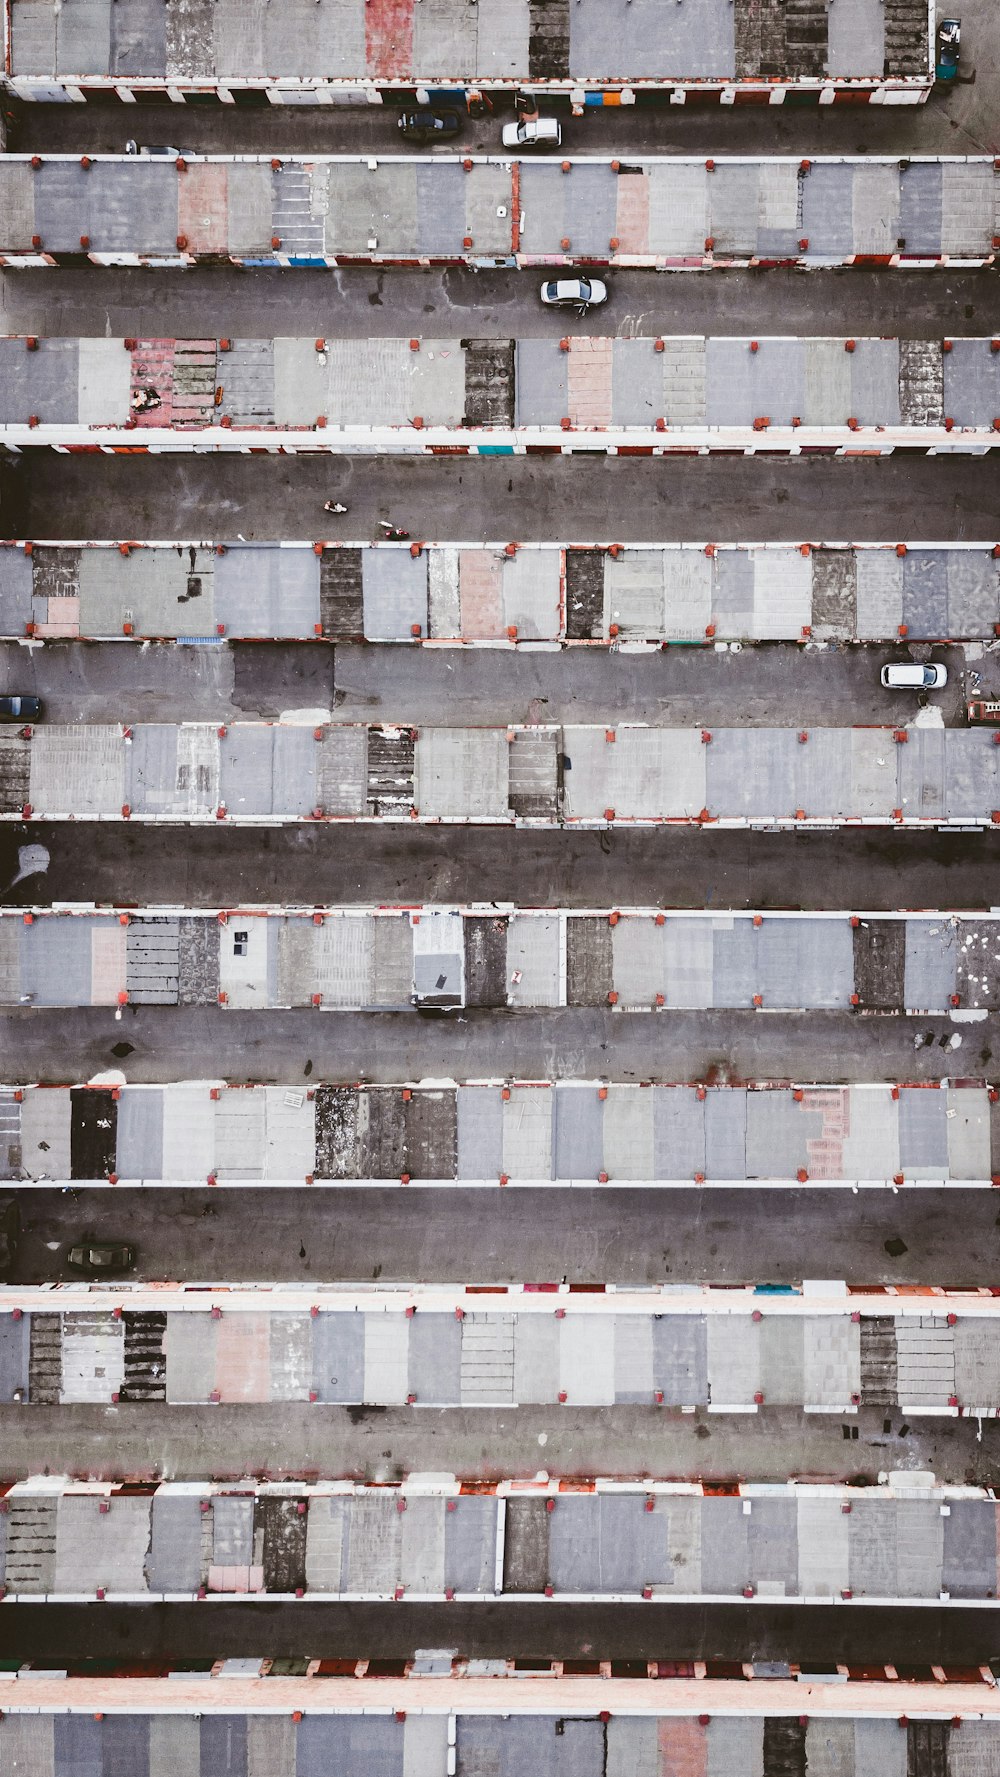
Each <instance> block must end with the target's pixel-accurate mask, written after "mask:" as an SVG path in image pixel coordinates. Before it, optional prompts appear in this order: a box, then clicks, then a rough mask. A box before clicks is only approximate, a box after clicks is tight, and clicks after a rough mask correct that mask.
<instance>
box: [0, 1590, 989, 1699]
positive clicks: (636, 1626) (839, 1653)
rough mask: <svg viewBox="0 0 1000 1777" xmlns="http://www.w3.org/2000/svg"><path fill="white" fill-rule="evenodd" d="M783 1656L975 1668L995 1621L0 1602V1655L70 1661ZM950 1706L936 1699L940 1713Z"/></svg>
mask: <svg viewBox="0 0 1000 1777" xmlns="http://www.w3.org/2000/svg"><path fill="white" fill-rule="evenodd" d="M442 1647H444V1648H448V1649H449V1650H451V1649H454V1650H455V1652H456V1654H457V1655H459V1656H462V1657H467V1658H480V1659H496V1660H506V1659H510V1658H511V1650H512V1649H513V1650H516V1654H517V1657H518V1658H519V1659H542V1660H558V1659H572V1658H574V1657H576V1658H584V1659H600V1658H603V1659H610V1658H612V1657H615V1658H617V1659H628V1658H630V1657H631V1658H635V1659H649V1660H656V1659H659V1660H760V1661H764V1660H783V1661H794V1662H797V1663H799V1664H801V1665H802V1666H804V1667H806V1668H807V1669H809V1668H811V1669H812V1670H813V1671H814V1672H830V1671H832V1670H833V1669H834V1668H835V1667H836V1666H837V1665H838V1664H841V1665H851V1666H861V1665H879V1664H890V1665H891V1664H896V1663H897V1662H898V1664H899V1665H900V1666H918V1665H919V1666H923V1667H925V1668H926V1667H930V1666H931V1665H943V1666H978V1665H981V1664H984V1663H985V1662H986V1661H988V1660H989V1659H990V1658H992V1656H993V1655H994V1654H995V1653H997V1652H998V1650H1000V1612H998V1611H997V1610H996V1608H995V1607H993V1608H989V1607H982V1608H980V1607H971V1608H969V1609H967V1610H955V1609H952V1610H948V1609H943V1610H914V1609H912V1608H911V1609H908V1608H907V1607H906V1606H905V1605H903V1606H885V1605H882V1606H879V1605H871V1606H868V1605H864V1604H859V1603H851V1604H848V1605H845V1604H834V1605H791V1604H764V1603H761V1602H759V1601H757V1602H755V1603H753V1604H752V1605H749V1606H748V1605H747V1604H745V1603H744V1602H743V1601H742V1599H741V1600H740V1602H739V1603H738V1604H707V1605H706V1604H690V1605H683V1604H657V1603H655V1602H650V1603H639V1604H634V1605H632V1604H624V1605H623V1604H608V1605H593V1604H588V1605H586V1606H583V1605H579V1604H559V1603H556V1601H555V1600H552V1601H551V1602H543V1603H540V1604H509V1603H506V1602H503V1603H493V1604H473V1605H465V1604H458V1603H454V1604H409V1603H406V1602H405V1600H404V1601H403V1602H402V1603H400V1604H319V1603H316V1604H310V1603H309V1602H308V1601H307V1600H304V1601H302V1602H301V1603H299V1602H296V1603H288V1604H268V1603H265V1602H263V1601H260V1602H253V1603H251V1602H248V1601H246V1600H244V1601H242V1602H239V1603H236V1602H229V1601H227V1600H224V1599H222V1598H215V1599H211V1600H205V1601H204V1602H202V1603H196V1604H107V1603H106V1604H102V1605H101V1606H100V1607H99V1608H98V1607H96V1606H95V1605H93V1604H46V1605H45V1607H44V1609H41V1610H40V1609H39V1608H38V1606H37V1605H34V1604H15V1605H8V1604H5V1605H4V1607H3V1609H2V1610H0V1655H2V1656H4V1657H5V1658H13V1659H17V1660H19V1661H23V1660H35V1661H43V1660H44V1661H45V1662H46V1663H47V1664H49V1665H54V1664H56V1663H58V1662H59V1661H62V1662H63V1663H65V1662H67V1661H70V1662H72V1663H74V1664H76V1663H77V1662H78V1661H79V1660H80V1658H81V1650H82V1649H84V1648H85V1649H86V1650H87V1654H88V1655H89V1657H90V1658H91V1659H110V1660H117V1661H120V1662H126V1663H127V1666H128V1667H133V1666H134V1665H135V1664H136V1662H138V1661H143V1660H148V1661H158V1660H165V1659H174V1660H176V1661H177V1662H178V1664H179V1665H183V1664H184V1662H185V1661H186V1660H218V1659H225V1658H235V1657H237V1656H239V1655H243V1656H245V1657H253V1658H258V1657H261V1656H265V1655H268V1656H270V1657H272V1658H275V1659H277V1658H282V1657H293V1658H302V1657H303V1655H308V1656H309V1658H310V1659H319V1658H324V1657H325V1658H335V1657H337V1656H338V1655H339V1656H342V1657H346V1658H349V1659H352V1660H356V1659H359V1658H360V1659H363V1658H369V1657H373V1658H381V1659H407V1658H410V1657H412V1656H413V1655H414V1654H415V1653H416V1651H417V1649H418V1648H442ZM947 1707H948V1699H947V1692H944V1694H943V1696H942V1708H943V1709H944V1710H946V1709H947Z"/></svg>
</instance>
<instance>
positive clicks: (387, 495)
mask: <svg viewBox="0 0 1000 1777" xmlns="http://www.w3.org/2000/svg"><path fill="white" fill-rule="evenodd" d="M53 275H58V274H53ZM290 275H292V274H290ZM328 499H340V500H343V501H344V503H345V504H346V505H348V506H349V507H350V509H351V510H350V515H349V523H350V533H348V532H347V531H346V530H331V528H330V519H329V517H328V515H327V514H326V513H324V511H323V502H324V501H325V500H328ZM0 514H2V515H3V523H2V530H3V534H4V535H5V536H8V537H47V538H50V539H51V540H53V541H58V540H59V539H60V538H67V539H70V540H75V539H78V538H80V537H89V536H94V535H100V536H102V537H111V538H119V537H137V538H143V537H154V538H159V539H161V540H170V539H174V538H176V539H177V540H179V541H186V540H188V539H190V538H191V537H204V536H210V537H219V536H224V535H229V536H233V535H236V534H237V533H240V534H242V535H243V536H244V537H246V538H248V539H250V540H254V539H269V538H278V539H281V538H296V539H301V538H307V539H313V540H315V539H319V538H326V537H329V536H331V535H332V536H345V535H348V534H350V535H353V536H372V535H374V534H375V526H376V522H377V520H378V519H379V518H385V517H391V518H392V519H394V521H395V522H396V523H397V524H401V525H404V526H405V528H406V529H407V530H409V531H411V532H412V534H413V536H414V537H417V538H420V537H423V538H431V537H436V538H438V539H440V540H441V541H446V540H448V539H450V538H455V539H459V540H461V541H463V542H467V541H475V540H477V539H482V540H484V541H485V540H492V539H495V538H497V537H506V538H508V539H512V540H514V539H519V540H521V541H528V540H530V541H540V542H551V541H552V539H553V537H604V538H607V539H609V540H612V541H613V540H615V539H617V540H618V541H620V542H625V543H627V542H642V541H648V540H649V539H650V538H657V539H658V540H659V541H661V542H682V543H683V542H690V541H692V540H694V541H699V540H702V539H704V540H705V541H706V542H716V543H721V542H740V541H743V542H762V543H766V542H771V541H775V542H794V543H803V542H808V541H810V540H812V541H816V542H821V541H826V540H835V539H844V540H849V541H853V542H857V543H866V542H871V543H884V542H886V541H887V540H888V541H893V540H895V539H898V540H900V541H911V542H919V541H925V542H936V543H947V542H960V541H962V540H964V539H968V540H969V541H974V542H989V540H990V538H991V537H994V536H1000V497H998V492H997V468H996V464H995V463H994V462H993V461H992V459H991V458H990V457H953V458H948V457H910V456H907V455H905V454H898V453H897V454H894V455H893V456H891V457H886V458H883V459H879V460H877V459H873V458H865V459H863V460H860V461H859V460H855V459H850V458H839V459H835V460H831V459H824V458H817V457H808V458H803V457H799V458H791V459H789V458H782V457H780V456H779V457H775V458H769V457H767V456H761V457H754V458H752V459H746V458H736V457H700V458H692V457H672V458H670V457H628V458H623V457H619V458H614V459H610V460H609V459H608V458H606V457H605V456H603V454H602V455H599V456H597V457H587V456H586V455H582V456H581V455H577V456H574V457H572V458H565V457H556V458H553V457H505V458H471V457H461V458H455V457H436V458H423V457H409V458H398V457H394V458H382V459H368V458H353V459H349V458H340V457H324V456H320V457H296V458H289V457H243V456H231V457H222V458H212V459H209V458H206V457H199V456H194V455H181V456H151V457H127V456H126V457H105V456H74V457H65V456H58V455H56V454H55V453H54V452H50V451H47V450H45V451H43V450H39V451H37V452H36V451H31V452H29V453H27V455H26V456H25V457H24V459H23V460H22V463H21V465H20V466H19V467H18V468H17V469H16V470H15V471H13V472H8V473H7V475H6V476H5V477H4V478H3V479H2V480H0Z"/></svg>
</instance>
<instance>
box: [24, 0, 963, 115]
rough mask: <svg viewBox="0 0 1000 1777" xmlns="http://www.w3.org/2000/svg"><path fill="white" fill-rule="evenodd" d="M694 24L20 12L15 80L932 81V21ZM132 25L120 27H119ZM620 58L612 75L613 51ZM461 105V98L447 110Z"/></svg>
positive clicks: (583, 9)
mask: <svg viewBox="0 0 1000 1777" xmlns="http://www.w3.org/2000/svg"><path fill="white" fill-rule="evenodd" d="M690 12H691V16H690V18H688V17H687V15H685V17H684V19H683V21H682V20H681V19H680V18H677V17H674V15H673V14H671V13H669V12H668V13H664V11H663V9H662V7H658V6H657V4H656V0H635V4H634V5H633V6H631V7H630V8H627V7H626V5H625V3H624V0H612V4H611V7H610V11H609V9H608V5H607V4H606V0H605V3H603V4H602V0H582V3H578V7H577V9H575V10H574V9H570V8H567V9H565V10H561V11H560V13H559V15H558V28H556V29H553V28H552V27H551V26H550V27H549V30H548V33H547V34H546V35H545V36H543V37H542V40H541V44H540V45H539V44H537V43H536V42H535V41H534V38H535V36H536V35H537V33H536V31H535V26H534V22H533V19H532V17H531V15H530V13H529V10H528V9H527V8H526V7H523V6H520V5H515V4H514V3H513V0H491V4H490V7H489V10H488V11H487V10H486V9H484V10H483V12H482V13H479V12H476V11H470V9H469V8H468V7H467V6H464V5H462V4H461V0H441V3H440V4H439V5H437V6H435V7H433V8H429V7H424V8H423V9H422V10H421V9H420V8H419V7H417V6H414V5H413V4H412V0H404V3H403V4H401V5H395V6H393V7H392V8H388V7H386V8H383V9H382V13H384V16H382V13H380V14H379V15H378V16H377V18H376V20H375V21H374V22H372V21H371V20H370V19H369V18H368V17H367V16H366V13H365V8H364V5H363V0H346V3H345V4H344V5H342V6H338V7H337V8H336V9H334V8H327V9H325V10H324V9H323V8H317V7H316V6H315V4H314V0H284V3H283V4H282V6H280V7H274V8H272V9H270V10H269V9H268V8H266V7H260V8H255V9H251V10H250V11H249V12H248V11H247V8H246V6H245V4H241V0H216V4H215V5H213V6H212V7H210V8H205V7H197V8H195V7H191V6H186V5H184V3H183V0H129V6H128V8H127V9H120V10H116V7H115V5H114V0H89V3H88V0H63V4H62V5H59V4H58V0H11V5H10V15H9V16H10V38H9V47H10V65H11V69H12V73H13V75H14V77H15V81H16V80H17V79H19V78H20V79H24V78H26V77H28V76H34V77H36V78H40V79H42V80H45V79H46V78H48V79H50V80H51V79H52V78H53V77H61V78H63V79H65V80H67V81H68V82H71V81H72V77H73V76H78V77H81V78H82V79H84V80H86V77H88V76H90V77H102V76H103V77H105V78H106V79H108V80H114V81H117V82H119V83H124V84H125V85H128V84H130V83H131V82H141V84H142V85H143V86H147V85H149V84H150V82H151V81H154V82H155V81H158V82H160V83H163V82H164V81H166V82H169V83H171V84H174V83H176V84H177V85H179V86H182V87H183V86H184V85H188V84H190V85H193V86H194V87H195V88H202V89H203V88H204V87H205V86H206V84H207V85H211V84H214V82H215V81H219V82H221V83H226V82H227V80H229V81H233V82H234V83H237V84H238V83H240V82H250V83H252V84H254V85H257V86H264V85H267V84H269V83H270V82H272V81H274V80H275V79H276V78H277V79H282V78H284V79H286V80H290V81H294V80H304V81H305V82H307V83H308V84H310V85H313V84H316V85H322V84H324V83H326V82H329V81H334V82H340V83H348V84H349V83H351V82H355V83H361V84H364V85H368V84H369V83H372V84H377V85H391V84H392V83H393V82H395V83H396V84H402V85H405V84H406V83H407V82H408V81H409V82H410V83H412V82H413V81H415V80H418V81H426V82H433V83H434V84H436V85H440V86H443V87H445V88H447V87H448V86H449V85H450V84H454V83H456V82H458V83H462V82H470V81H479V82H482V83H483V84H485V85H488V86H493V85H497V84H504V83H510V84H516V83H517V82H518V81H522V80H525V79H528V78H530V80H531V84H532V86H533V87H544V86H545V85H546V84H548V83H551V82H555V83H560V82H561V83H562V84H563V85H565V86H569V85H570V84H572V82H574V81H580V82H582V83H583V84H585V85H588V86H592V85H595V84H596V85H613V86H621V85H622V84H623V83H624V82H625V81H633V82H636V83H640V82H643V81H653V82H655V83H656V84H671V83H672V82H673V81H675V80H677V79H682V80H683V79H686V80H691V81H697V80H711V79H713V78H714V79H715V80H718V79H719V78H720V77H721V78H726V77H732V76H734V75H735V76H738V77H739V78H740V79H760V78H763V79H765V80H772V79H775V78H777V79H784V80H788V81H790V82H793V83H812V84H816V83H821V82H822V81H823V80H824V78H825V77H829V78H831V79H850V78H857V77H867V78H868V79H869V81H872V80H874V81H876V82H877V83H878V84H881V82H882V79H883V75H886V76H889V77H894V78H896V79H900V78H902V79H904V80H905V79H906V78H907V77H909V78H913V77H917V78H920V77H923V79H924V80H925V81H926V79H927V74H928V53H929V47H928V32H927V14H926V10H923V9H922V8H921V6H920V5H919V4H912V5H906V6H901V7H898V8H897V9H896V16H894V17H893V19H891V20H890V21H887V20H886V18H885V17H884V15H883V12H882V9H881V8H880V7H879V6H877V5H876V3H875V0H857V4H855V5H854V6H852V7H851V9H850V16H849V17H847V18H843V19H841V18H840V17H839V16H838V15H837V14H836V12H835V11H832V10H831V11H830V12H829V13H827V11H826V10H825V9H819V10H818V11H817V12H815V13H813V14H809V15H808V18H807V24H808V28H807V29H806V30H803V26H802V21H801V19H799V18H797V17H796V15H795V13H794V9H793V7H792V6H791V5H790V4H789V0H781V3H780V4H779V5H778V6H777V7H775V8H774V16H773V17H769V19H768V24H767V29H766V31H765V30H762V29H761V21H760V17H759V14H758V13H757V12H756V11H755V10H754V8H753V6H752V5H751V4H750V0H736V5H735V7H734V6H733V5H731V4H727V3H726V0H694V3H693V5H692V7H691V9H690ZM122 13H124V16H122ZM610 46H614V48H613V55H612V67H611V68H610V69H609V66H608V61H609V47H610ZM448 96H451V95H448Z"/></svg>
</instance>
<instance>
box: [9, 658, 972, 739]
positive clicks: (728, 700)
mask: <svg viewBox="0 0 1000 1777" xmlns="http://www.w3.org/2000/svg"><path fill="white" fill-rule="evenodd" d="M998 650H1000V643H998V644H996V648H995V649H993V650H992V651H991V652H990V653H988V654H986V655H985V656H983V655H982V650H981V648H979V647H976V648H975V649H974V650H973V651H972V652H973V653H974V656H975V658H974V661H973V662H972V666H973V670H974V671H975V672H976V673H977V675H978V677H979V681H980V683H979V686H977V689H976V695H977V696H989V695H991V693H993V692H994V691H995V693H996V694H998V695H1000V651H998ZM914 657H917V658H920V659H933V660H937V661H941V662H942V663H943V664H945V665H946V666H947V668H948V684H947V685H946V687H945V688H944V690H943V691H936V692H930V693H928V694H927V695H926V696H925V697H924V698H923V699H921V701H922V702H923V703H924V704H925V705H927V706H929V707H933V708H935V709H938V710H940V712H941V719H942V720H943V721H944V722H946V723H947V724H948V725H949V726H957V725H959V724H960V723H961V724H962V725H964V720H965V703H966V698H967V695H970V694H971V693H970V691H969V688H968V686H967V683H966V677H965V675H966V651H965V649H963V648H962V647H951V648H934V649H931V648H930V647H928V646H927V645H926V644H920V643H917V644H915V648H914V646H907V645H906V644H905V643H904V644H901V643H898V642H897V643H896V644H895V646H887V647H850V648H848V647H836V646H829V647H825V646H821V645H819V644H815V645H813V646H809V647H802V646H799V645H798V644H796V643H789V644H787V645H782V644H779V643H767V644H761V645H759V646H756V647H744V648H742V650H741V651H740V652H739V653H733V652H731V651H730V650H729V649H728V648H726V647H725V646H724V645H723V647H721V648H720V649H715V648H699V649H691V648H684V649H676V648H675V649H670V648H668V649H667V650H666V651H665V652H664V651H659V650H656V651H651V652H649V653H646V654H641V655H640V654H628V653H621V652H619V651H617V650H614V651H609V650H605V649H603V648H600V649H592V648H577V649H564V650H563V651H562V652H559V651H553V650H547V651H545V652H544V653H539V652H535V651H533V650H532V651H530V652H529V651H527V650H525V649H517V650H514V649H506V648H500V649H482V648H476V649H463V648H460V647H459V648H449V649H448V650H447V651H443V650H440V649H429V648H417V647H412V646H410V647H407V646H406V645H405V644H404V645H402V646H399V647H396V646H392V645H386V644H380V645H377V646H376V645H374V644H369V645H368V646H364V645H355V644H348V645H346V646H337V647H336V648H334V647H332V646H331V645H329V644H327V643H319V644H317V643H315V642H302V643H287V642H286V643H267V642H247V643H243V644H241V643H235V644H233V645H232V646H228V647H222V648H215V647H211V648H197V647H178V646H176V645H172V644H170V643H161V644H151V645H148V646H146V645H143V644H141V643H135V644H131V645H125V644H123V643H121V642H103V643H102V642H77V641H69V642H44V643H36V644H33V645H31V646H28V645H26V644H25V643H23V642H0V685H2V686H3V687H4V688H5V689H6V688H8V687H9V688H16V689H17V690H18V691H20V692H22V693H25V692H32V693H34V694H36V695H37V696H40V697H41V698H42V699H43V701H44V717H45V719H46V720H48V721H50V722H108V721H122V722H144V721H145V722H149V721H154V722H155V721H165V722H177V721H211V722H215V721H233V720H239V719H240V718H248V717H255V716H262V717H277V716H279V715H281V714H282V713H286V714H287V713H290V712H293V711H297V710H308V711H310V712H313V711H322V712H324V713H325V714H326V715H327V716H329V717H332V718H333V719H335V720H337V721H343V722H348V721H362V722H369V721H375V722H380V721H403V722H416V723H419V724H421V725H424V724H428V723H436V724H439V723H441V722H442V720H444V721H446V722H447V724H448V725H449V726H456V727H457V726H461V725H462V724H464V723H469V724H471V725H479V724H488V723H496V724H497V725H498V726H500V725H503V724H505V723H507V722H605V721H611V720H614V719H615V718H616V716H618V715H620V714H621V713H622V712H623V711H627V712H628V719H629V721H632V722H648V723H652V724H655V725H657V726H660V727H673V726H692V725H693V726H696V727H697V726H698V725H705V724H707V725H709V726H710V727H720V728H722V727H724V728H729V727H743V726H748V727H752V726H772V725H777V726H783V725H786V724H787V725H791V726H794V727H796V728H798V727H802V726H804V727H808V728H820V727H823V728H828V727H850V726H866V725H869V724H877V723H894V724H900V725H904V724H906V723H907V722H910V721H912V720H913V717H914V716H915V714H916V713H917V710H918V707H919V705H918V700H917V697H916V696H915V695H914V694H913V693H912V692H903V693H900V692H892V691H884V690H883V689H882V686H881V684H880V682H879V671H880V669H881V667H882V665H883V663H884V662H885V661H887V660H909V659H911V658H914Z"/></svg>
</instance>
